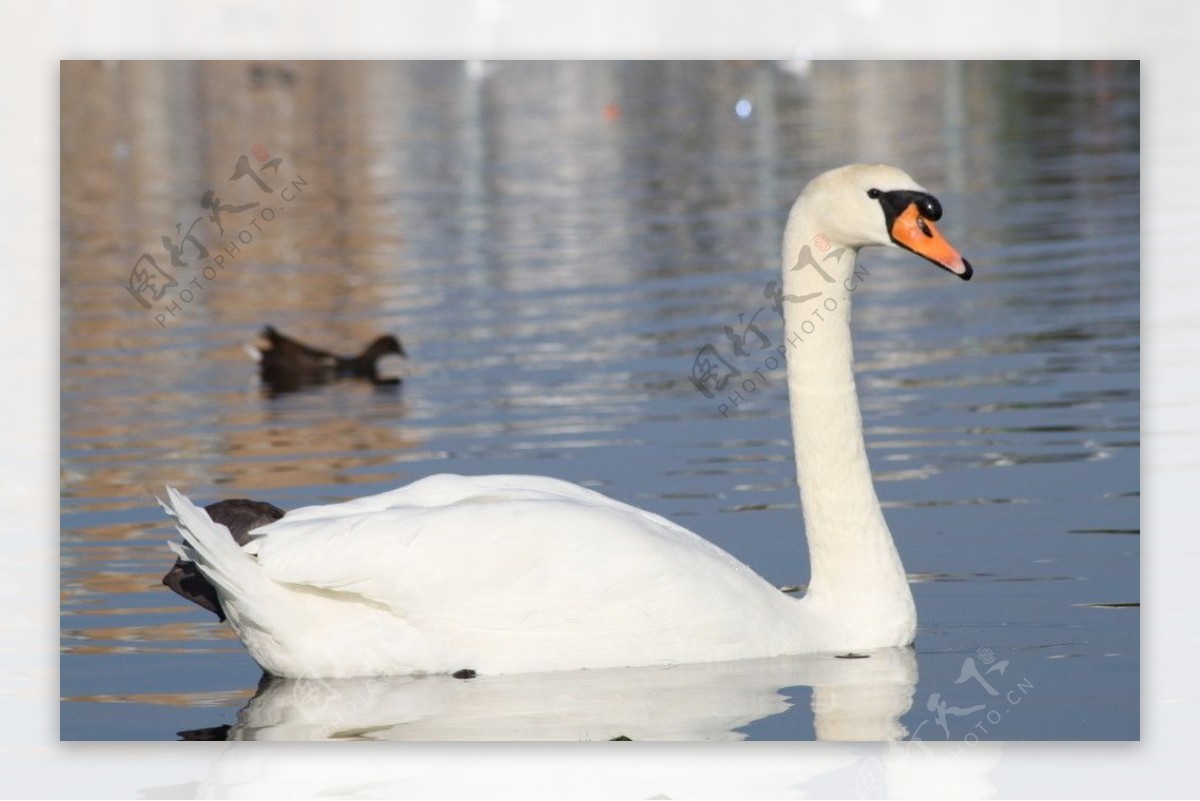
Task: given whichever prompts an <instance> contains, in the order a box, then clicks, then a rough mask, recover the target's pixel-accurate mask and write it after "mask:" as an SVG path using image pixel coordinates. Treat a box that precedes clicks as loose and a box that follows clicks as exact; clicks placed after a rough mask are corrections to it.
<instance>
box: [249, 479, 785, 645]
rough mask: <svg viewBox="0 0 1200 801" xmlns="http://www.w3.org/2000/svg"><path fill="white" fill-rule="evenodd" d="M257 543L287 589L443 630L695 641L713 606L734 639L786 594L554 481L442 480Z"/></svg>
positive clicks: (323, 513) (259, 536)
mask: <svg viewBox="0 0 1200 801" xmlns="http://www.w3.org/2000/svg"><path fill="white" fill-rule="evenodd" d="M254 535H255V538H254V540H252V541H251V543H250V544H249V545H248V546H247V551H249V552H251V553H254V554H256V555H257V557H258V560H259V564H260V565H261V567H262V569H263V570H264V571H265V572H266V574H267V575H268V576H269V577H270V578H272V579H274V580H275V581H278V582H282V583H285V584H290V585H301V586H307V587H311V588H318V589H320V590H322V591H326V592H331V593H347V594H350V595H352V596H354V597H358V598H362V599H365V600H366V601H368V602H370V603H373V604H375V605H381V606H384V607H386V608H388V609H390V610H391V611H392V612H393V613H394V614H397V615H400V616H403V617H405V618H408V619H410V620H412V621H413V623H414V625H421V623H422V622H430V623H431V625H430V627H431V628H437V629H438V630H450V629H453V628H456V627H457V628H458V629H464V628H469V629H471V630H472V631H473V632H478V631H480V630H490V631H495V632H498V633H499V632H504V633H513V632H519V631H537V632H548V631H553V630H555V629H556V627H557V629H558V630H560V631H572V632H575V633H576V634H577V635H578V636H581V637H592V638H594V637H603V636H604V632H603V631H597V630H596V628H597V627H600V628H607V627H608V626H612V627H613V630H614V631H628V630H630V629H637V630H641V631H644V632H645V634H646V636H647V637H652V636H691V635H694V634H695V625H694V624H695V623H696V621H695V620H694V619H690V618H689V616H695V615H697V614H700V612H698V611H697V610H698V609H702V610H703V614H706V615H708V616H709V617H710V618H711V620H710V621H709V623H708V624H707V625H708V626H709V627H713V628H715V629H719V630H721V632H722V634H721V635H719V638H724V639H728V640H729V641H730V642H735V641H736V640H737V639H738V638H739V637H740V636H741V634H742V633H743V626H744V625H746V624H747V622H748V621H745V620H743V619H739V618H738V610H744V609H745V608H746V603H745V601H747V600H748V598H747V596H755V597H759V596H762V597H765V596H767V595H772V596H777V597H778V598H783V596H782V594H780V593H779V592H778V591H777V590H775V589H774V588H773V587H771V586H770V585H769V584H767V582H765V581H763V580H762V579H761V578H759V577H758V576H757V575H756V574H754V573H753V572H752V571H750V570H749V568H747V567H745V566H744V565H742V564H741V563H740V562H738V561H737V560H735V559H734V558H733V557H731V556H729V555H728V554H727V553H725V552H724V551H722V550H721V549H719V548H717V547H716V546H714V545H712V544H711V543H709V542H707V541H706V540H704V539H702V538H700V537H698V536H697V535H695V534H692V533H691V532H689V531H687V530H686V529H683V528H681V527H680V526H677V525H675V524H673V523H671V522H669V521H667V520H665V519H664V518H661V517H659V516H657V515H653V514H650V513H647V512H644V511H642V510H640V509H637V508H635V507H632V506H628V505H626V504H622V503H620V502H618V501H614V500H612V499H610V498H607V497H605V496H603V495H599V494H598V493H594V492H591V491H589V490H585V489H583V488H581V487H576V486H574V485H571V484H567V483H566V482H561V481H556V480H553V479H537V478H534V477H524V476H520V477H518V476H488V477H482V478H478V479H463V478H461V477H457V476H435V477H432V478H431V479H426V480H424V481H421V482H417V483H416V484H414V485H410V486H409V487H405V488H402V489H400V490H396V491H393V492H390V493H384V494H382V495H376V496H372V497H369V498H362V499H359V500H357V501H351V502H349V503H346V504H337V505H334V506H327V507H310V508H308V509H302V510H297V511H296V512H289V513H288V514H287V516H286V517H284V518H283V519H282V520H280V521H278V522H276V523H273V524H271V525H269V526H266V527H264V528H261V529H258V530H256V531H255V532H254ZM698 596H699V597H698ZM698 600H699V601H700V603H699V604H697V601H698ZM784 600H787V599H784ZM726 610H728V611H726ZM576 621H585V622H586V623H587V624H588V627H583V628H580V627H579V626H575V627H574V628H572V626H573V624H574V622H576ZM685 621H686V622H687V623H688V624H689V625H687V626H683V625H679V626H678V628H679V633H678V634H677V635H675V634H672V635H664V632H666V631H671V630H672V628H673V626H675V625H677V624H682V623H683V622H685ZM689 631H690V632H691V635H689V634H688V632H689ZM712 636H713V637H718V635H716V634H713V635H712Z"/></svg>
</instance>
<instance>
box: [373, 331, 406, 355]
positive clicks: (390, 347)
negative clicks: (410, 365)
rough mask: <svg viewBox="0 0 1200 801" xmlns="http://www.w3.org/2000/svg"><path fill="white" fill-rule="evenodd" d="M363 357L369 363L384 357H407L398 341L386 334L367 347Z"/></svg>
mask: <svg viewBox="0 0 1200 801" xmlns="http://www.w3.org/2000/svg"><path fill="white" fill-rule="evenodd" d="M364 355H365V356H366V357H367V358H368V359H370V360H371V361H375V360H376V359H379V358H382V357H384V356H389V355H395V356H407V355H408V354H406V353H405V352H404V346H403V345H401V344H400V340H398V339H396V338H395V337H394V336H392V335H391V334H387V335H385V336H381V337H379V338H378V339H376V340H375V341H374V342H372V343H371V344H370V345H368V346H367V352H366V354H364Z"/></svg>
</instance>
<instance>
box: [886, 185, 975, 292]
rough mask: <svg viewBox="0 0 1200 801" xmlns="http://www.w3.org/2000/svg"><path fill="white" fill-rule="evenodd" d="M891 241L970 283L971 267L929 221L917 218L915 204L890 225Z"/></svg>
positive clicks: (918, 210) (918, 214)
mask: <svg viewBox="0 0 1200 801" xmlns="http://www.w3.org/2000/svg"><path fill="white" fill-rule="evenodd" d="M890 233H891V235H892V241H893V242H895V243H896V244H897V245H899V246H900V247H902V248H905V249H906V250H911V251H912V252H913V253H916V254H917V255H918V256H921V257H923V258H926V259H929V261H931V262H933V263H934V264H936V265H937V266H938V267H941V268H942V269H944V270H949V271H950V272H952V273H954V274H955V275H957V276H958V277H959V278H961V279H962V280H964V281H969V280H970V279H971V274H972V273H973V272H974V270H972V269H971V263H970V262H969V261H967V260H966V259H964V258H963V257H962V254H961V253H959V252H958V251H957V250H955V249H954V247H953V246H952V245H951V244H950V243H949V242H947V241H946V238H945V237H944V236H942V235H941V233H940V232H939V231H938V229H937V226H935V225H934V224H933V220H930V219H927V218H925V217H923V216H921V212H920V209H918V208H917V204H916V203H910V204H909V206H908V208H906V209H905V210H904V211H903V212H902V213H901V214H899V215H897V216H896V220H895V222H893V223H892V230H891V232H890Z"/></svg>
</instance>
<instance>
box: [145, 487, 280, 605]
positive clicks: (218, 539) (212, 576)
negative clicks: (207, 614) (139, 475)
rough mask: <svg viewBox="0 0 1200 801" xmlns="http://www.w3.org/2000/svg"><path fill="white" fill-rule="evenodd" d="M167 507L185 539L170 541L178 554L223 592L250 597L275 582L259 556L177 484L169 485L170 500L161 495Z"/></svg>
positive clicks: (239, 599)
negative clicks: (238, 541) (267, 573)
mask: <svg viewBox="0 0 1200 801" xmlns="http://www.w3.org/2000/svg"><path fill="white" fill-rule="evenodd" d="M158 502H159V505H161V506H162V508H163V510H164V511H165V512H166V513H167V514H168V515H170V516H171V517H173V518H174V519H175V527H176V528H177V529H179V533H180V534H182V535H183V540H184V541H183V542H182V543H177V542H171V543H168V547H170V549H171V550H172V551H174V552H175V554H176V555H177V556H179V557H180V558H182V559H184V560H185V561H188V562H193V563H195V565H196V567H197V568H198V569H199V570H200V572H201V573H202V574H203V575H204V577H205V578H206V579H208V581H209V582H210V583H212V585H213V586H214V587H216V588H217V589H218V590H219V591H220V593H221V594H222V595H225V596H227V597H228V598H232V599H237V600H238V601H248V600H250V599H252V598H253V597H255V596H257V595H259V594H260V593H262V592H263V591H265V590H267V588H268V587H271V586H273V582H271V580H270V579H268V578H267V577H266V576H265V575H263V572H262V569H261V568H260V567H259V566H258V563H257V562H256V561H255V559H254V558H253V557H252V556H250V555H249V554H248V553H246V552H245V551H243V550H242V548H241V546H240V545H239V544H238V543H237V542H236V541H235V540H234V538H233V535H232V534H230V533H229V529H228V528H226V527H225V526H224V525H222V524H220V523H215V522H213V520H212V518H211V517H209V516H208V512H206V511H204V510H203V509H201V508H200V507H198V506H196V505H195V504H193V503H192V502H191V501H190V500H188V499H187V497H186V496H185V495H183V493H181V492H179V491H178V490H176V489H175V488H174V487H167V500H166V501H165V502H164V501H163V500H162V499H158Z"/></svg>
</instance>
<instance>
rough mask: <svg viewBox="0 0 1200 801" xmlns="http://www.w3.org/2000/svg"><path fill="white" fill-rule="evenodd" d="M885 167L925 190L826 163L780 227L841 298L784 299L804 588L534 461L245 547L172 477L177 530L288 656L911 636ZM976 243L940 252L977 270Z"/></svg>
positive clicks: (266, 532)
mask: <svg viewBox="0 0 1200 801" xmlns="http://www.w3.org/2000/svg"><path fill="white" fill-rule="evenodd" d="M877 185H882V186H880V187H879V188H881V189H883V190H884V191H887V192H892V191H893V190H899V192H898V193H897V194H904V193H912V192H923V190H922V189H921V188H920V187H919V186H918V185H917V184H916V183H915V182H913V181H912V179H911V178H909V177H908V176H907V175H905V174H904V173H903V172H901V171H899V170H897V169H895V168H891V167H884V166H880V165H870V166H868V165H858V166H853V167H846V168H841V169H840V170H834V171H831V172H829V173H825V174H823V175H822V176H819V177H818V178H816V179H814V180H813V181H812V182H811V183H810V184H809V186H808V187H807V188H806V190H805V192H804V193H803V194H802V195H801V196H800V198H799V199H798V200H797V202H796V204H795V206H794V207H793V209H792V214H791V217H790V219H789V222H788V229H787V233H786V235H785V240H784V260H783V271H784V272H783V275H784V283H783V290H784V293H785V296H790V297H792V298H798V297H807V296H812V295H813V293H818V292H819V293H822V297H832V298H834V299H835V301H834V303H833V305H834V306H836V309H833V310H831V309H830V307H829V304H827V303H826V304H825V305H818V304H812V303H809V304H808V305H805V303H802V302H788V303H787V304H786V306H785V308H786V312H787V313H786V328H787V332H788V336H789V342H790V344H789V347H788V387H789V393H790V398H791V411H792V424H793V431H794V436H795V446H796V463H797V471H798V477H799V482H800V488H801V498H802V503H803V510H804V518H805V525H806V532H807V536H808V541H809V550H810V554H811V562H812V580H811V583H810V585H809V589H808V592H807V594H806V595H805V596H804V597H803V598H799V599H797V598H793V597H790V596H788V595H786V594H784V593H782V592H780V591H779V590H778V589H776V588H775V587H773V586H772V585H770V584H768V583H767V582H766V581H765V580H764V579H762V578H761V577H759V576H758V575H756V574H755V573H754V572H753V571H752V570H751V569H750V568H748V567H747V566H745V565H744V564H742V563H741V562H739V561H738V560H736V559H734V558H733V557H732V556H730V555H729V554H727V553H726V552H724V551H722V550H721V549H720V548H717V547H716V546H715V545H713V544H711V543H709V542H708V541H706V540H704V539H703V538H701V537H699V536H698V535H696V534H693V533H692V532H690V531H688V530H686V529H684V528H682V527H680V526H678V525H676V524H674V523H672V522H671V521H669V520H666V519H664V518H662V517H660V516H658V515H654V514H651V513H649V512H645V511H642V510H640V509H637V508H635V507H632V506H629V505H627V504H624V503H620V502H618V501H615V500H612V499H610V498H607V497H605V496H603V495H600V494H599V493H596V492H592V491H590V490H587V489H583V488H581V487H578V486H576V485H573V484H569V483H567V482H564V481H559V480H557V479H552V478H543V477H538V476H479V477H464V476H453V475H438V476H432V477H429V478H426V479H423V480H420V481H417V482H415V483H413V484H410V485H408V486H406V487H402V488H400V489H397V490H393V491H391V492H385V493H382V494H380V495H374V496H371V497H367V498H360V499H358V500H354V501H349V502H347V503H341V504H334V505H328V506H314V507H308V508H303V509H298V510H295V511H292V512H288V513H287V515H286V516H285V517H284V518H283V519H281V520H279V521H277V522H275V523H272V524H270V525H267V526H263V527H261V528H258V529H256V530H255V531H253V532H252V534H251V540H250V542H248V543H247V544H246V545H245V546H244V547H243V546H239V545H237V544H236V543H235V542H234V540H233V539H232V538H231V537H230V535H229V533H228V531H227V530H226V529H225V528H224V527H223V526H220V525H217V524H214V523H213V522H212V521H211V520H210V519H209V517H208V515H207V514H206V513H205V512H204V510H203V509H199V508H198V507H196V506H194V505H193V504H191V502H189V501H188V500H187V499H186V498H185V497H183V496H182V495H180V494H179V493H178V492H176V491H174V490H169V496H170V501H169V504H168V505H167V510H168V512H170V513H171V514H173V515H174V516H175V517H176V518H177V522H178V525H179V529H180V531H181V533H182V534H183V535H184V536H185V538H186V540H187V544H185V545H183V546H176V550H177V551H178V552H179V553H180V554H181V555H182V556H183V557H184V558H185V559H188V560H190V561H193V562H195V563H196V565H197V567H198V568H199V569H200V571H201V572H202V573H203V575H204V576H205V577H207V578H208V580H209V581H210V582H211V583H212V584H213V585H214V587H215V588H216V590H217V593H218V595H219V596H220V599H221V603H222V606H223V607H224V609H225V612H226V614H227V615H228V618H229V621H230V623H231V624H232V625H233V627H234V630H235V631H236V632H237V634H238V636H239V637H240V638H241V640H242V642H243V643H245V645H246V647H247V649H248V650H249V651H250V654H251V655H252V656H253V657H254V659H255V660H256V661H257V662H258V663H259V664H260V665H261V666H262V667H263V668H264V669H265V670H266V671H267V672H269V673H272V674H275V675H280V676H289V677H305V676H307V677H314V676H320V677H348V676H362V675H382V674H408V673H445V672H455V671H458V670H461V669H471V670H474V671H476V672H478V673H480V674H484V673H487V674H498V673H517V672H530V671H546V670H562V669H574V668H604V667H619V666H636V665H655V664H673V663H689V662H708V661H722V660H730V659H742V658H752V657H767V656H777V655H784V654H800V653H818V652H826V651H847V650H855V651H857V650H867V649H873V648H883V647H890V646H900V645H907V644H909V643H911V642H912V639H913V636H914V634H915V629H916V612H915V607H914V605H913V600H912V594H911V593H910V591H909V588H908V583H907V579H906V577H905V573H904V569H903V567H902V565H901V563H900V558H899V556H898V554H897V552H896V549H895V546H894V544H893V542H892V537H891V534H890V532H889V531H888V528H887V524H886V523H885V522H884V519H883V514H882V512H881V510H880V507H879V501H878V499H877V498H876V495H875V491H874V487H873V485H872V482H871V474H870V466H869V464H868V462H867V457H866V450H865V446H864V444H863V438H862V423H861V417H860V414H859V408H858V400H857V395H856V393H855V387H854V376H853V357H852V350H851V343H850V327H849V310H850V294H849V291H850V290H849V287H850V286H851V284H850V283H848V282H850V281H851V280H852V271H853V266H854V261H855V254H856V252H857V249H858V247H861V246H865V245H872V244H891V241H890V238H889V230H888V226H887V225H886V224H885V214H884V213H883V212H880V210H879V205H878V203H876V202H875V201H874V200H872V199H869V198H868V197H867V191H868V190H869V189H873V188H875V187H876V186H877ZM860 196H861V197H860ZM905 196H906V195H905ZM938 213H940V212H938ZM935 218H936V217H935ZM926 236H929V235H928V234H926ZM810 242H820V244H822V245H826V247H825V248H824V250H819V249H818V250H813V251H812V253H814V254H816V255H817V257H818V258H820V257H821V256H825V255H826V253H829V254H833V253H836V251H837V250H838V249H839V248H840V249H844V251H843V252H842V253H841V257H840V258H827V259H826V260H824V261H821V262H820V264H821V267H822V270H820V271H819V270H816V269H812V268H811V267H808V268H802V269H796V268H795V265H796V264H797V259H798V258H799V257H800V255H801V253H802V252H803V251H802V249H803V247H804V245H805V244H808V243H810ZM906 246H907V245H906ZM917 252H920V251H919V250H918V251H917ZM959 262H960V264H958V265H946V264H943V266H946V268H947V269H950V270H952V271H954V272H958V273H959V274H960V275H961V274H962V269H961V267H962V265H963V264H965V262H961V257H960V259H959ZM939 263H941V262H939ZM965 271H966V275H965V276H964V277H969V275H970V268H969V266H966V267H965ZM822 273H824V274H822ZM827 279H828V280H827ZM822 302H823V301H822ZM813 309H817V310H818V311H819V312H820V314H821V318H820V319H819V320H818V319H817V318H816V317H813V316H812V310H813ZM814 323H815V324H814Z"/></svg>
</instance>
